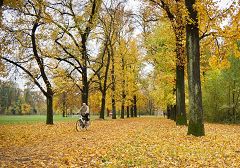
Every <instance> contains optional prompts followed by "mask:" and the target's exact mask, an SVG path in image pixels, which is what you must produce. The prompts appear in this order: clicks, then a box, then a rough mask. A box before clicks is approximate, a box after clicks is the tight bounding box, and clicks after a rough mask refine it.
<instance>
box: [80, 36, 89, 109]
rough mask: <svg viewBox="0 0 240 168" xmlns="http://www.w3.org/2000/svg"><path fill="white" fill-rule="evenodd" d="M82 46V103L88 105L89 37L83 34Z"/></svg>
mask: <svg viewBox="0 0 240 168" xmlns="http://www.w3.org/2000/svg"><path fill="white" fill-rule="evenodd" d="M81 37H82V45H81V48H82V50H81V54H82V60H83V67H82V103H86V104H87V105H88V90H89V87H88V74H87V59H88V56H87V46H86V42H87V35H86V34H83V35H82V36H81Z"/></svg>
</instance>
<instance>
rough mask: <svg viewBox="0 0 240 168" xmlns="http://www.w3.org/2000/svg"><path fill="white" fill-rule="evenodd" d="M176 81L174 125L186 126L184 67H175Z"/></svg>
mask: <svg viewBox="0 0 240 168" xmlns="http://www.w3.org/2000/svg"><path fill="white" fill-rule="evenodd" d="M176 80H177V81H176V124H177V125H187V115H186V110H185V86H184V65H177V69H176Z"/></svg>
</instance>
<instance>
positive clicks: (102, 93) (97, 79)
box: [1, 0, 143, 124]
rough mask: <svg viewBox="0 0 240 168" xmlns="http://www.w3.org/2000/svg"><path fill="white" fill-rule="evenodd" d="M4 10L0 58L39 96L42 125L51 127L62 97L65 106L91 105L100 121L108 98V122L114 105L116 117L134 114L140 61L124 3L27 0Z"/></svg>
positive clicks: (61, 102)
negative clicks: (44, 112)
mask: <svg viewBox="0 0 240 168" xmlns="http://www.w3.org/2000/svg"><path fill="white" fill-rule="evenodd" d="M4 9H6V10H5V16H6V17H5V19H4V20H3V21H2V27H1V28H2V33H1V37H2V38H1V39H3V41H2V43H1V44H2V46H1V49H2V50H1V59H2V60H3V61H5V62H6V65H7V66H12V65H14V66H16V67H17V68H18V69H20V71H21V72H22V73H23V74H26V76H25V77H26V79H28V80H30V81H32V82H33V83H34V84H35V86H37V87H38V89H39V90H40V91H41V92H42V93H43V94H44V96H45V98H46V101H47V121H46V123H47V124H53V104H55V105H56V106H55V107H56V109H57V108H59V106H58V105H60V104H62V107H64V108H63V109H66V107H65V106H66V101H65V100H67V99H70V101H68V102H69V103H68V106H79V105H76V104H81V102H85V103H87V104H90V106H91V108H92V109H93V110H94V111H95V110H100V118H104V116H105V114H104V113H105V109H106V101H107V100H108V101H109V100H111V103H108V105H109V104H111V106H112V107H111V108H112V113H113V118H116V109H117V108H118V107H119V106H120V107H121V118H124V114H125V109H131V107H132V108H133V109H135V111H136V106H137V105H136V103H137V96H138V95H137V94H140V95H141V94H143V93H141V92H139V88H138V84H137V80H138V72H139V69H140V68H141V67H140V63H139V59H140V57H139V53H138V49H137V43H136V40H135V39H134V38H133V30H134V28H133V25H132V24H133V23H132V22H133V21H132V17H131V15H132V14H131V11H128V10H126V9H125V1H105V2H102V1H99V0H94V1H81V2H76V1H73V0H66V1H61V2H58V1H56V2H54V1H51V2H50V1H43V0H29V1H24V3H23V4H22V5H20V6H18V7H17V8H12V7H10V6H7V5H6V6H4ZM54 96H55V97H56V102H59V101H60V103H54V101H53V97H54ZM78 96H80V97H81V100H80V101H79V99H78V98H76V97H78ZM89 97H91V99H90V100H89ZM99 99H100V100H99ZM90 101H91V102H90ZM139 103H141V102H140V101H139ZM99 106H100V107H101V108H100V109H98V108H99ZM127 106H128V107H127ZM127 111H128V110H127Z"/></svg>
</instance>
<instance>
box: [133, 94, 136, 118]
mask: <svg viewBox="0 0 240 168" xmlns="http://www.w3.org/2000/svg"><path fill="white" fill-rule="evenodd" d="M133 111H134V117H137V96H136V95H134V96H133Z"/></svg>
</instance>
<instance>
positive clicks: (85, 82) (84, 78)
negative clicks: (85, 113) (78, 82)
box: [82, 68, 88, 105]
mask: <svg viewBox="0 0 240 168" xmlns="http://www.w3.org/2000/svg"><path fill="white" fill-rule="evenodd" d="M82 85H83V88H82V103H86V104H87V105H88V79H87V68H83V71H82Z"/></svg>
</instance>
